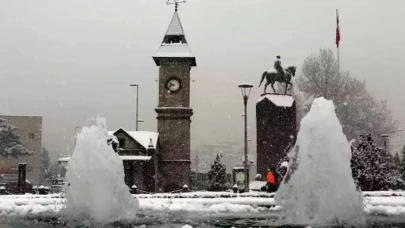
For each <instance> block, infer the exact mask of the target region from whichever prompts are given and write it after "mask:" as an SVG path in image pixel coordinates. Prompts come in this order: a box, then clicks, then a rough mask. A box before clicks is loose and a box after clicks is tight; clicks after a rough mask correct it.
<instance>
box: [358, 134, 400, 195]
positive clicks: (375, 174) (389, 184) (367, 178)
mask: <svg viewBox="0 0 405 228" xmlns="http://www.w3.org/2000/svg"><path fill="white" fill-rule="evenodd" d="M351 167H352V174H353V178H354V180H355V182H356V183H357V185H358V187H359V188H360V189H361V190H362V191H378V190H388V189H392V188H394V187H395V186H396V184H397V181H398V179H399V170H398V166H397V164H396V162H395V159H394V158H393V156H392V155H391V154H390V153H388V152H386V151H384V150H382V149H381V148H379V147H377V146H376V145H375V144H374V139H373V138H372V136H371V134H364V135H361V136H360V140H359V142H358V143H357V145H356V146H354V147H352V159H351Z"/></svg>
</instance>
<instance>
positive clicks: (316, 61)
mask: <svg viewBox="0 0 405 228" xmlns="http://www.w3.org/2000/svg"><path fill="white" fill-rule="evenodd" d="M295 85H296V88H295V90H294V91H293V93H294V97H295V98H296V100H297V101H298V102H297V103H302V102H299V101H305V102H304V105H301V106H299V107H298V111H299V115H300V116H301V117H302V116H303V115H304V114H305V113H306V112H308V110H309V108H310V103H311V102H312V100H313V99H314V98H316V97H321V96H322V97H325V98H326V99H329V100H333V102H334V104H335V106H336V115H337V116H338V118H339V120H340V122H341V124H342V127H343V132H344V133H345V134H346V136H347V138H348V140H351V139H354V138H356V137H357V136H358V135H360V134H361V133H364V132H371V133H373V134H374V135H376V136H379V135H381V134H384V133H388V132H391V131H393V130H395V129H396V128H397V126H398V123H397V121H395V120H394V118H393V116H392V113H391V111H390V110H389V108H388V107H387V103H386V101H377V100H375V99H374V98H373V97H372V96H371V95H370V94H369V93H368V91H367V88H366V83H365V82H364V81H359V80H357V79H355V78H353V77H351V76H350V74H349V72H339V70H338V66H337V61H336V59H335V56H334V53H333V52H332V50H330V49H321V50H320V52H319V53H318V54H316V55H315V54H313V55H310V56H309V57H307V58H306V59H305V60H304V64H303V66H302V75H300V76H299V77H297V78H296V80H295Z"/></svg>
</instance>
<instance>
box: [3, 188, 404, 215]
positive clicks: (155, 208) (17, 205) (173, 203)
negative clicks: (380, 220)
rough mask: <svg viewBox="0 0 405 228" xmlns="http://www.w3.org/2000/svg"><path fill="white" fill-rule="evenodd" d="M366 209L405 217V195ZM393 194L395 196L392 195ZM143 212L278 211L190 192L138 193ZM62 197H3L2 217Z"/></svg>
mask: <svg viewBox="0 0 405 228" xmlns="http://www.w3.org/2000/svg"><path fill="white" fill-rule="evenodd" d="M363 194H364V195H365V199H364V203H365V206H364V210H365V211H366V213H368V214H373V215H386V216H405V192H394V191H387V192H382V191H381V192H364V193H363ZM393 195H394V196H393ZM133 196H134V198H135V197H136V198H138V199H139V204H140V205H139V208H140V213H144V214H150V213H159V212H161V213H164V212H167V211H169V212H173V213H178V214H182V213H185V214H193V215H202V216H207V215H227V214H246V213H252V214H257V215H259V214H263V213H264V214H265V213H270V212H279V211H280V210H281V207H280V206H278V205H276V202H275V201H274V198H273V194H269V193H260V192H250V193H243V194H234V193H229V192H190V193H178V194H164V193H161V194H149V195H147V194H139V195H133ZM64 201H65V199H64V197H63V196H62V195H61V194H49V195H33V194H26V195H0V216H2V215H27V214H38V213H57V212H59V211H60V210H61V209H62V208H63V204H64Z"/></svg>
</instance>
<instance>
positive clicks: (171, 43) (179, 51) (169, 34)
mask: <svg viewBox="0 0 405 228" xmlns="http://www.w3.org/2000/svg"><path fill="white" fill-rule="evenodd" d="M173 38H175V39H173ZM152 57H153V60H155V63H156V65H158V66H160V65H161V63H160V60H161V59H162V58H163V59H164V58H182V59H185V60H187V61H189V62H190V64H191V66H196V65H197V63H196V61H195V57H194V55H193V54H192V53H191V51H190V48H189V47H188V45H187V41H186V37H185V34H184V30H183V26H182V25H181V22H180V18H179V15H178V14H177V12H175V13H174V14H173V18H172V20H171V22H170V24H169V27H168V28H167V31H166V34H165V36H164V38H163V42H162V44H161V45H160V47H159V49H158V51H157V53H156V54H155V55H153V56H152Z"/></svg>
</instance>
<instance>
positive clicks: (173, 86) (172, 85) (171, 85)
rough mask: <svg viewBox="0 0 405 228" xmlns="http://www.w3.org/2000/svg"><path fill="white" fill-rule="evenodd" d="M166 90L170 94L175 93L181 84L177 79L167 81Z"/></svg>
mask: <svg viewBox="0 0 405 228" xmlns="http://www.w3.org/2000/svg"><path fill="white" fill-rule="evenodd" d="M166 88H167V89H168V90H170V91H171V92H177V91H178V90H179V89H180V88H181V82H180V80H179V79H177V78H172V79H169V80H168V81H167V83H166Z"/></svg>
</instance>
